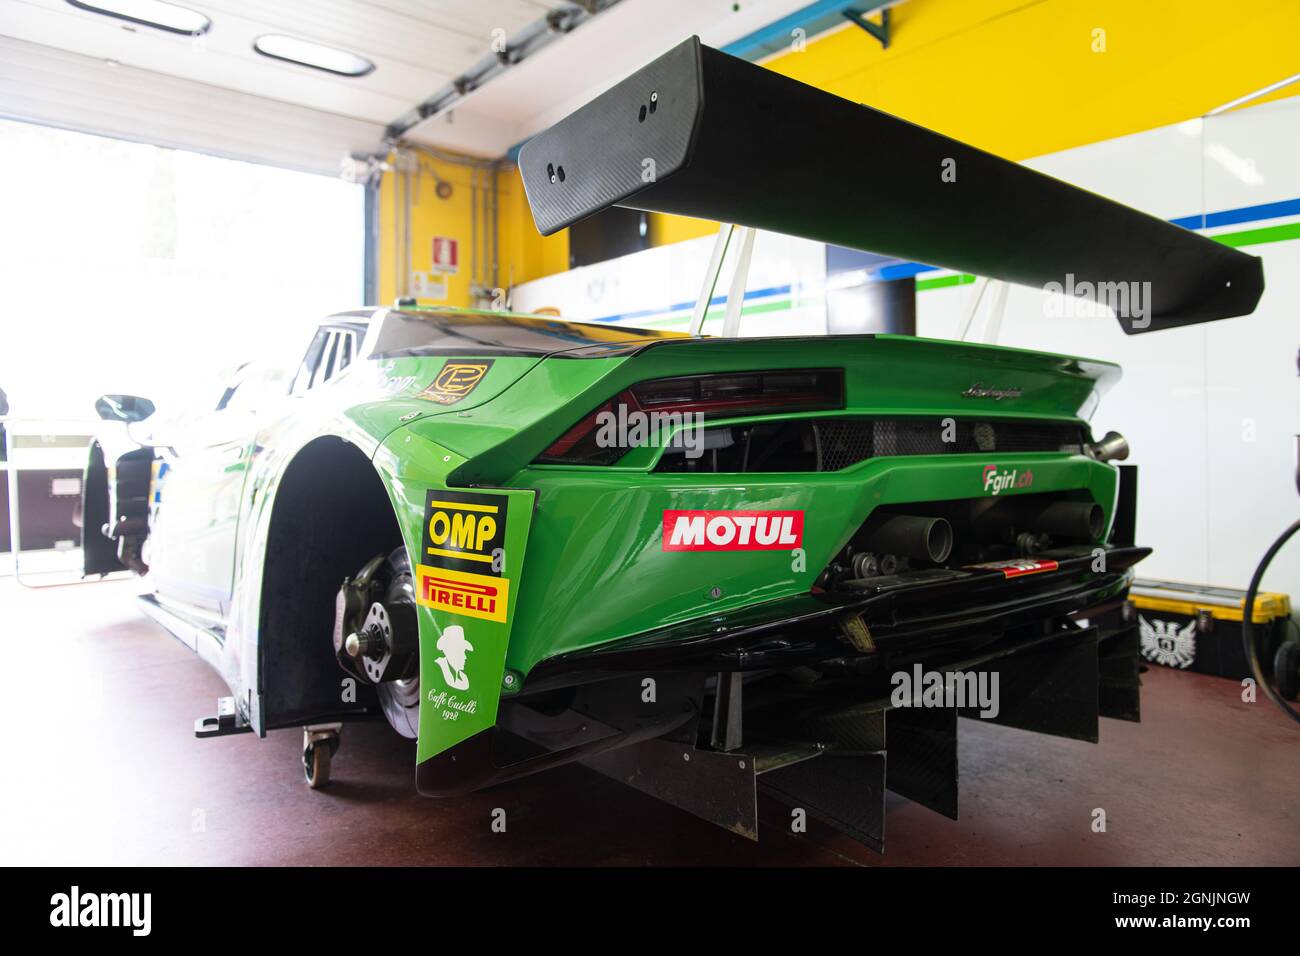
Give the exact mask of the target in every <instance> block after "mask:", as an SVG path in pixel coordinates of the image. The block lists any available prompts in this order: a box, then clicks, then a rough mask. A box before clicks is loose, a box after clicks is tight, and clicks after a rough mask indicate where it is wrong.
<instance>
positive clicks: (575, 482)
mask: <svg viewBox="0 0 1300 956" xmlns="http://www.w3.org/2000/svg"><path fill="white" fill-rule="evenodd" d="M596 351H597V352H599V350H596ZM611 352H612V353H613V354H609V355H607V356H605V357H582V358H572V357H562V356H559V355H557V356H553V357H549V358H540V359H539V358H533V357H526V358H525V357H505V358H501V357H498V358H496V359H495V360H494V363H493V365H492V367H491V368H490V370H489V371H488V372H487V373H486V375H485V376H484V378H483V380H482V382H481V384H480V385H479V386H478V387H477V388H476V389H475V390H474V392H473V393H472V394H471V395H469V396H467V397H466V399H464V400H463V401H461V402H458V403H457V404H455V405H452V406H449V407H446V408H441V407H437V406H431V405H430V403H428V402H426V401H423V400H420V399H418V398H415V397H414V393H415V392H416V391H418V390H419V389H420V388H422V387H423V386H424V385H425V384H427V383H428V382H429V381H432V380H433V379H435V378H436V377H437V375H438V373H439V371H440V370H441V369H442V367H443V365H444V364H446V363H447V362H457V361H464V360H466V357H465V356H463V355H458V356H456V357H453V358H437V357H420V358H399V359H393V360H382V361H381V365H380V367H381V369H382V370H383V376H384V377H385V378H386V379H387V380H388V381H389V382H410V383H411V384H410V385H407V386H405V387H402V388H400V389H399V390H397V391H396V393H395V394H393V395H392V396H391V397H390V398H388V399H387V400H386V401H384V402H383V403H382V405H374V404H367V405H365V406H361V407H354V408H353V409H351V410H350V411H351V414H352V415H354V416H355V420H356V422H357V424H358V425H360V426H361V427H363V428H365V429H366V430H367V431H372V434H373V433H376V432H379V431H381V430H382V431H385V432H387V434H385V436H384V438H383V440H382V442H381V443H380V444H379V445H378V447H377V448H376V450H375V453H374V463H375V465H376V467H377V469H378V471H379V472H380V474H381V475H382V476H384V478H385V482H386V484H387V486H388V489H389V493H390V497H391V499H392V502H393V505H394V507H395V509H396V512H397V514H398V517H399V521H400V524H401V528H402V533H403V536H404V539H405V543H406V547H407V549H408V550H409V552H410V554H411V555H412V564H413V565H416V564H419V563H420V558H419V556H420V553H421V549H422V539H423V535H424V532H425V527H424V524H425V520H426V512H425V502H426V494H427V492H428V491H429V490H430V489H433V490H441V489H456V490H462V491H463V490H466V489H472V490H473V491H474V492H476V493H479V494H483V495H499V496H502V497H504V498H506V499H508V504H509V508H508V514H509V521H508V524H507V528H506V538H505V542H506V543H505V554H504V569H503V572H502V577H503V578H505V579H506V580H508V582H509V589H510V590H509V599H508V609H507V614H506V617H507V620H506V622H504V623H498V622H495V621H486V620H482V619H477V618H469V617H464V616H463V615H457V614H453V613H449V612H447V611H444V610H438V609H434V608H430V607H421V608H420V609H419V625H420V647H421V662H422V667H421V700H422V704H421V715H420V734H419V746H418V756H417V759H418V760H420V761H423V760H426V759H428V758H429V757H432V756H434V755H436V754H438V753H440V752H442V751H444V750H446V749H447V748H448V747H451V746H453V745H454V744H456V743H459V742H460V741H462V740H465V739H467V738H468V737H470V736H472V735H473V734H475V733H477V732H478V731H480V730H483V729H485V728H487V727H491V726H492V725H493V724H494V723H495V720H496V716H497V708H498V704H499V701H500V699H501V697H502V696H503V695H508V694H511V693H514V692H516V691H518V690H519V689H520V688H521V687H526V686H527V680H528V675H529V672H530V671H531V670H532V668H533V667H534V666H535V665H536V664H537V663H538V662H539V661H542V660H544V659H546V658H549V657H552V656H554V655H557V654H562V653H566V652H571V651H576V650H581V649H585V648H591V647H595V646H598V645H604V644H609V643H610V642H617V641H619V640H621V639H625V638H628V637H630V636H632V635H636V634H639V633H643V632H645V631H648V630H651V629H654V628H658V627H661V626H663V625H666V624H671V623H677V622H682V621H688V620H691V619H693V618H699V617H702V616H706V615H709V614H713V613H717V612H719V611H722V610H729V609H734V608H737V607H740V606H749V605H754V604H758V603H760V602H765V601H772V600H775V599H779V598H784V597H788V596H791V595H795V594H800V593H806V592H807V591H808V590H809V589H810V588H811V586H812V584H813V581H814V579H815V578H816V577H817V576H818V574H819V573H820V572H821V570H822V569H823V568H824V567H825V566H826V564H827V563H828V561H830V559H831V558H832V556H833V555H835V554H836V552H838V551H839V550H840V549H841V548H842V547H843V546H844V545H845V544H846V542H847V541H848V539H849V537H850V536H851V535H852V533H853V532H854V530H855V529H856V528H858V527H859V526H860V525H861V524H862V522H863V521H864V520H865V519H866V518H867V516H868V515H869V514H870V513H871V511H872V510H873V509H874V508H876V507H877V506H880V505H886V504H899V503H906V502H912V501H937V500H951V499H969V498H976V497H980V496H983V495H985V494H987V493H988V492H986V491H985V488H984V485H983V479H982V472H983V468H984V467H985V466H986V465H995V466H997V467H998V468H1000V469H1001V468H1006V469H1010V468H1014V469H1017V470H1018V471H1019V472H1020V473H1024V472H1026V471H1028V472H1031V473H1032V475H1033V483H1032V487H1031V488H1026V489H1014V488H1013V489H1007V490H1005V491H1003V492H1002V494H1004V495H1007V494H1017V493H1024V492H1025V491H1032V492H1034V493H1041V492H1053V491H1070V492H1076V493H1078V494H1081V495H1084V496H1087V497H1089V498H1091V499H1092V500H1094V501H1096V502H1097V503H1098V504H1099V505H1101V507H1102V508H1103V509H1104V510H1105V512H1106V520H1107V526H1109V522H1110V519H1111V515H1112V511H1113V507H1114V503H1115V496H1116V487H1117V471H1116V470H1115V468H1114V467H1112V466H1111V465H1108V464H1104V463H1101V462H1097V461H1094V460H1092V459H1090V458H1087V457H1085V456H1083V455H1081V454H1077V455H1073V454H1066V453H1026V454H1014V455H1011V454H996V453H994V454H987V455H986V454H972V455H951V454H950V455H941V456H914V457H891V458H880V459H869V460H867V461H864V462H861V463H860V464H858V465H855V466H852V467H849V468H846V469H844V470H842V471H837V472H817V473H770V474H754V473H746V474H736V475H726V474H680V473H658V472H655V471H654V470H653V469H654V466H655V464H656V463H657V461H658V459H659V456H660V455H661V454H662V448H661V447H649V446H647V447H642V448H637V449H634V450H633V451H631V452H630V453H628V454H627V455H625V456H624V458H623V459H622V460H620V461H619V462H618V463H617V464H616V465H611V466H590V465H580V466H579V465H574V466H561V465H544V464H535V463H534V459H535V458H536V457H537V456H538V454H539V453H540V452H541V451H542V450H543V449H544V448H546V447H547V446H548V445H549V444H550V443H551V442H553V441H554V440H555V439H556V438H557V437H558V436H560V435H562V434H563V433H564V432H565V431H566V430H568V429H569V428H570V427H572V426H573V425H574V423H575V422H576V421H578V420H579V419H581V418H582V417H583V416H585V415H586V414H588V413H589V412H590V411H592V410H593V409H595V408H596V407H598V406H599V405H600V404H601V403H602V402H604V401H606V400H607V399H609V398H610V397H612V396H614V395H615V394H617V393H618V392H620V391H621V390H622V389H624V388H626V387H627V386H629V385H632V384H635V383H637V382H641V381H644V380H647V379H653V378H660V377H666V376H674V375H686V374H692V373H697V372H727V371H747V370H751V371H752V370H759V369H781V368H812V367H827V368H843V369H844V370H845V383H846V403H845V404H846V407H845V408H844V409H843V411H841V412H835V413H830V414H842V415H846V416H859V417H861V416H871V415H891V416H900V415H902V416H916V417H920V418H928V417H933V418H934V419H935V420H936V427H939V422H940V421H941V420H942V419H944V418H946V417H954V418H961V417H978V418H980V419H982V420H983V419H991V418H1011V419H1014V418H1024V419H1034V420H1038V421H1060V422H1081V421H1082V418H1081V417H1080V416H1081V415H1083V414H1086V413H1087V412H1089V411H1090V410H1091V405H1092V403H1093V402H1094V401H1095V398H1096V396H1097V394H1098V392H1099V385H1105V384H1108V383H1109V382H1110V381H1112V380H1113V379H1114V378H1116V377H1117V375H1118V369H1117V368H1116V367H1115V366H1113V365H1109V364H1106V363H1099V362H1092V361H1087V360H1082V359H1075V358H1069V357H1062V356H1053V355H1046V354H1041V353H1033V352H1027V351H1022V350H1017V349H1008V348H1000V347H991V346H977V345H964V344H956V343H951V342H939V341H926V340H919V339H914V338H909V337H903V336H875V337H870V336H858V337H823V338H816V339H794V338H791V339H763V340H757V339H754V340H709V339H696V340H689V339H684V340H669V341H666V342H663V343H660V344H656V345H654V346H653V347H650V348H646V349H644V350H642V351H640V352H639V353H637V354H632V355H629V354H620V353H619V350H617V349H615V348H611ZM977 383H979V384H983V385H985V386H989V387H1000V388H1001V387H1011V386H1014V388H1016V389H1018V390H1019V392H1020V394H1019V395H1018V396H1017V397H1014V398H1005V399H992V398H978V397H975V398H972V397H964V396H963V393H964V392H966V391H967V390H968V389H970V388H971V386H972V385H975V384H977ZM804 414H813V413H804ZM815 414H816V415H817V416H818V417H823V418H824V417H826V416H827V414H828V413H826V412H818V413H815ZM774 417H780V418H786V419H788V418H790V417H797V416H791V415H788V414H787V415H782V416H762V417H759V418H747V419H745V421H748V422H753V421H761V420H766V419H768V418H774ZM725 423H726V422H725V421H724V420H721V419H719V420H717V421H715V420H713V419H710V420H709V425H710V427H713V426H714V425H718V424H725ZM389 426H392V427H391V428H390V427H389ZM665 509H713V510H720V509H756V510H757V509H763V510H800V511H803V512H804V514H805V527H804V536H803V549H802V550H803V552H804V553H803V554H802V555H792V554H791V553H789V552H782V551H734V552H718V553H708V554H701V553H690V552H687V553H682V552H668V551H664V550H663V549H662V547H661V543H662V526H663V512H664V510H665ZM452 624H460V625H461V626H462V627H463V628H464V631H465V634H466V635H467V636H468V637H469V640H470V641H471V642H472V645H473V651H472V653H470V654H469V656H468V661H467V664H466V674H467V676H468V681H469V688H468V689H466V690H463V691H456V690H455V689H452V688H448V687H447V685H446V681H445V680H444V679H443V676H442V674H441V673H440V671H439V670H438V668H436V667H434V666H433V664H432V662H433V660H434V659H435V658H436V657H437V656H439V652H438V650H437V649H436V645H437V641H438V638H439V636H440V635H441V634H442V633H443V632H444V630H445V629H446V628H447V627H448V626H449V625H452Z"/></svg>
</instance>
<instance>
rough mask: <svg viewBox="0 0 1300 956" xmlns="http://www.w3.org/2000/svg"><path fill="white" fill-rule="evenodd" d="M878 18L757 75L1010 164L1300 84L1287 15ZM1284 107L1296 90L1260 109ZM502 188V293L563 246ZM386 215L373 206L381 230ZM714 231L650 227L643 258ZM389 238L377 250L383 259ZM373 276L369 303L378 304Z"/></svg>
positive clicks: (908, 9) (961, 8)
mask: <svg viewBox="0 0 1300 956" xmlns="http://www.w3.org/2000/svg"><path fill="white" fill-rule="evenodd" d="M892 18H893V24H892V42H891V44H890V48H889V49H888V50H882V49H881V47H880V44H879V43H877V42H876V41H875V40H874V39H872V38H871V37H870V36H868V35H867V33H866V32H865V31H863V30H861V29H859V28H857V27H855V26H852V25H850V24H846V25H845V26H844V27H842V28H839V29H837V30H835V31H832V32H828V33H825V34H822V35H821V36H820V37H818V38H815V39H814V40H812V41H811V42H809V43H808V45H807V47H806V48H805V49H804V50H803V51H802V52H799V53H793V52H792V53H786V54H783V55H779V56H776V57H773V58H772V59H770V60H768V61H767V62H766V63H765V65H766V66H768V67H769V68H771V69H774V70H776V71H778V72H780V73H784V74H786V75H788V76H792V77H794V78H795V79H798V80H802V81H803V82H805V83H811V84H812V85H814V86H819V87H821V88H823V89H826V90H829V91H830V92H832V93H835V94H837V95H839V96H843V97H846V98H848V99H853V100H857V101H859V102H863V103H867V104H868V105H870V106H874V107H876V108H877V109H882V110H885V111H886V112H889V113H893V114H895V115H897V116H901V117H903V118H905V119H908V120H911V121H913V122H916V123H920V124H921V125H923V126H928V127H930V128H931V129H935V130H938V131H939V132H941V133H945V134H947V135H949V136H953V137H956V138H957V139H961V140H964V141H966V142H968V143H972V144H973V145H975V146H979V147H981V148H983V149H987V150H989V151H991V152H994V153H997V154H999V155H1001V156H1006V157H1007V158H1009V159H1017V160H1020V159H1027V158H1029V157H1031V156H1040V155H1042V154H1044V153H1052V152H1056V151H1057V150H1062V149H1069V148H1071V147H1074V146H1082V145H1084V144H1086V143H1094V142H1097V141H1099V140H1104V139H1111V138H1113V137H1116V136H1123V135H1125V134H1128V133H1136V132H1139V131H1141V130H1145V129H1151V128H1153V127H1156V126H1165V125H1168V124H1170V123H1176V122H1180V121H1182V120H1185V119H1189V118H1192V117H1196V116H1201V115H1203V114H1204V113H1205V112H1206V111H1207V110H1210V109H1212V108H1214V107H1215V106H1219V105H1221V104H1223V103H1226V102H1229V101H1230V100H1233V99H1235V98H1237V97H1239V96H1241V95H1243V94H1246V93H1249V92H1252V91H1254V90H1257V89H1260V88H1261V87H1264V86H1267V85H1268V84H1270V83H1274V82H1276V81H1277V80H1280V79H1283V78H1285V77H1287V76H1291V75H1293V74H1294V73H1295V72H1296V71H1297V70H1298V69H1300V66H1298V65H1297V63H1298V62H1300V61H1297V59H1296V51H1297V49H1300V42H1298V41H1297V37H1300V0H1248V2H1245V3H1238V4H1225V3H1223V2H1222V0H1213V2H1212V0H906V2H904V3H901V4H900V5H898V6H897V7H895V8H894V9H893V11H892ZM1096 30H1103V31H1105V33H1104V50H1101V49H1098V47H1099V43H1098V40H1099V39H1100V37H1099V36H1098V35H1096V34H1094V31H1096ZM635 65H636V64H629V69H631V68H632V67H633V66H635ZM1296 93H1300V84H1297V85H1295V86H1292V87H1290V88H1288V89H1286V90H1283V91H1281V92H1279V93H1277V94H1274V96H1275V97H1281V96H1290V95H1295V94H1296ZM1256 102H1262V100H1261V101H1256ZM794 145H796V146H797V144H794ZM738 159H742V160H743V157H738ZM449 175H453V176H454V174H449ZM500 177H501V179H500V182H501V212H500V217H501V218H500V222H501V240H500V242H501V257H500V262H501V272H500V280H501V284H502V285H504V284H506V282H507V281H508V280H509V279H510V278H511V270H512V269H513V278H514V281H515V283H519V282H526V281H528V280H529V279H535V278H538V277H539V276H543V275H550V274H552V273H554V272H560V271H563V270H564V269H566V268H567V267H568V240H567V237H565V236H564V235H562V234H561V235H559V236H556V237H553V238H551V239H541V238H540V237H539V236H538V235H537V232H536V229H535V228H534V227H533V222H532V216H531V215H530V213H529V211H528V204H527V202H526V201H525V199H524V195H523V185H522V183H521V182H520V180H519V176H518V172H517V171H515V170H514V169H509V170H506V171H503V172H502V173H501V174H500ZM388 178H391V177H386V182H385V190H387V189H388V188H389V185H390V184H389V183H388V182H387V179H388ZM459 195H460V190H459V189H458V197H459ZM464 195H465V196H466V197H467V196H468V185H466V187H465V190H464ZM429 197H432V187H430V189H429V190H428V191H425V192H422V193H421V200H422V201H421V205H420V207H418V208H417V211H416V216H415V220H414V223H415V225H416V226H417V229H416V230H415V235H416V236H417V237H424V238H420V240H419V241H415V242H413V246H412V248H413V253H414V257H415V263H414V268H417V269H419V268H425V267H427V265H428V258H429V249H428V239H427V236H428V235H432V234H433V233H432V231H431V229H427V228H426V226H427V224H428V223H429V222H432V221H433V219H434V218H435V217H436V218H438V219H439V221H450V222H453V223H455V222H459V220H458V218H457V214H455V213H454V212H453V211H452V210H450V209H449V210H443V209H441V208H437V207H436V206H431V204H436V203H438V200H436V199H432V198H429ZM464 201H465V202H466V203H467V202H468V199H467V198H465V200H464ZM444 205H446V204H444ZM451 205H453V206H454V205H455V202H454V201H453V203H452V204H451ZM391 210H392V203H391V197H390V196H389V195H388V193H387V192H386V193H385V200H384V206H383V217H384V219H385V220H386V221H387V220H388V219H389V218H390V216H391ZM465 210H466V212H465V218H464V221H463V228H464V230H465V235H466V237H468V230H469V226H468V218H467V216H468V205H466V206H465ZM716 231H717V224H716V223H712V222H707V221H705V220H699V219H686V218H682V217H679V216H662V215H652V216H651V217H650V242H651V244H652V245H665V244H667V243H671V242H678V241H681V240H683V239H690V238H694V237H696V236H703V235H711V234H713V233H715V232H716ZM389 233H391V227H387V228H385V229H382V230H381V240H382V241H383V242H385V243H389V244H390V247H389V252H390V253H391V235H389ZM463 244H464V245H465V246H466V247H467V246H468V238H466V239H465V240H463ZM421 257H423V258H421ZM387 261H388V262H389V263H390V265H389V266H388V267H387V269H386V271H385V270H384V269H383V268H381V271H380V281H381V286H380V288H381V290H382V289H385V288H387V289H391V288H392V268H391V259H389V260H387ZM385 282H386V283H388V284H387V286H385V285H384V283H385ZM460 291H461V290H460V289H459V288H458V285H457V284H455V283H453V286H452V292H453V300H452V301H451V304H453V305H460V304H465V303H464V302H462V301H460V300H458V299H456V298H455V295H456V294H457V293H459V292H460ZM390 297H391V296H390ZM381 301H387V299H384V298H382V297H381Z"/></svg>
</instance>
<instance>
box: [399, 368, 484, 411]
mask: <svg viewBox="0 0 1300 956" xmlns="http://www.w3.org/2000/svg"><path fill="white" fill-rule="evenodd" d="M492 362H493V360H492V359H478V360H476V361H473V362H448V363H447V364H446V365H444V366H443V367H442V371H441V372H439V373H438V377H437V378H435V379H434V380H433V383H432V384H431V385H430V386H429V387H428V388H426V389H425V390H424V391H422V392H419V393H418V394H417V395H416V396H415V397H416V398H423V399H424V400H425V401H429V402H437V403H438V404H439V405H455V404H456V403H457V402H459V401H460V400H461V399H462V398H464V397H465V396H466V395H468V394H469V393H470V392H472V391H474V389H475V388H477V387H478V383H479V382H481V381H482V380H483V376H484V375H486V374H487V370H488V369H490V368H491V367H492Z"/></svg>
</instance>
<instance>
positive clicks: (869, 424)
mask: <svg viewBox="0 0 1300 956" xmlns="http://www.w3.org/2000/svg"><path fill="white" fill-rule="evenodd" d="M945 422H946V423H947V424H946V425H945ZM710 431H713V430H712V429H710ZM719 431H721V432H724V433H728V434H727V439H728V440H724V441H718V440H717V439H714V440H711V441H709V442H707V443H706V445H708V446H713V447H708V448H706V450H705V451H704V454H703V455H701V456H699V457H697V458H689V457H688V456H686V455H685V454H683V453H682V451H681V449H670V450H669V451H668V452H667V453H665V454H664V455H663V456H662V457H661V458H660V460H659V465H658V467H657V468H656V470H657V471H671V472H725V473H733V472H759V471H764V472H773V471H777V472H791V471H796V472H797V471H804V472H806V471H840V470H841V469H843V468H848V467H849V466H851V465H856V464H858V463H859V462H863V461H866V460H867V459H868V458H885V457H893V456H898V455H964V454H976V453H996V452H1002V453H1014V452H1035V451H1047V452H1055V451H1062V450H1067V449H1068V450H1077V449H1078V448H1080V447H1081V446H1082V445H1083V444H1084V443H1085V442H1086V441H1087V440H1088V435H1087V431H1086V429H1085V428H1084V427H1083V426H1081V425H1073V424H1069V423H1060V422H1042V421H997V420H971V419H960V420H953V419H938V418H928V417H927V418H813V419H798V420H791V421H785V422H766V423H762V424H757V425H749V426H731V427H729V428H722V429H719Z"/></svg>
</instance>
